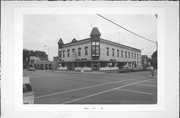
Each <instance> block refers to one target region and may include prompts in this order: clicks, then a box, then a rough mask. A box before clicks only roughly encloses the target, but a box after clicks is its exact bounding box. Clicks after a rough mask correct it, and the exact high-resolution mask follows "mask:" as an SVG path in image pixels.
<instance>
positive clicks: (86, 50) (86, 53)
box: [84, 46, 88, 55]
mask: <svg viewBox="0 0 180 118" xmlns="http://www.w3.org/2000/svg"><path fill="white" fill-rule="evenodd" d="M84 49H85V55H88V47H87V46H86V47H85V48H84Z"/></svg>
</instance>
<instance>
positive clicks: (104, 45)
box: [58, 27, 141, 71]
mask: <svg viewBox="0 0 180 118" xmlns="http://www.w3.org/2000/svg"><path fill="white" fill-rule="evenodd" d="M100 36H101V33H100V32H99V30H98V28H97V27H94V28H93V29H92V31H91V33H90V38H87V39H82V40H79V41H77V40H76V39H73V40H72V42H70V43H67V44H64V43H63V40H62V39H60V40H59V42H58V57H59V66H60V67H59V69H60V70H82V69H83V70H85V71H105V70H110V69H111V70H118V69H119V68H122V67H123V66H128V67H131V68H134V69H140V68H141V50H139V49H136V48H133V47H129V46H125V45H122V44H119V43H116V42H112V41H108V40H106V39H103V38H101V37H100Z"/></svg>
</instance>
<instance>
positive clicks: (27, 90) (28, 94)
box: [23, 77, 34, 104]
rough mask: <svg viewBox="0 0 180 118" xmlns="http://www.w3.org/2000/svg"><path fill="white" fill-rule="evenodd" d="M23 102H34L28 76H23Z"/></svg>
mask: <svg viewBox="0 0 180 118" xmlns="http://www.w3.org/2000/svg"><path fill="white" fill-rule="evenodd" d="M23 103H24V104H34V92H33V89H32V85H31V82H30V79H29V77H23Z"/></svg>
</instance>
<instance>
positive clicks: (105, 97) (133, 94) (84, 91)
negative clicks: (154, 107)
mask: <svg viewBox="0 0 180 118" xmlns="http://www.w3.org/2000/svg"><path fill="white" fill-rule="evenodd" d="M23 74H24V76H29V77H30V79H31V83H32V87H33V91H34V92H35V104H156V103H157V74H155V76H154V77H152V76H151V75H150V72H149V71H142V72H132V73H103V72H84V73H80V72H74V71H63V72H59V71H46V70H44V71H43V70H36V71H27V70H24V72H23Z"/></svg>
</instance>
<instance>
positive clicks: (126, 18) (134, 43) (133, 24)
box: [23, 14, 157, 60]
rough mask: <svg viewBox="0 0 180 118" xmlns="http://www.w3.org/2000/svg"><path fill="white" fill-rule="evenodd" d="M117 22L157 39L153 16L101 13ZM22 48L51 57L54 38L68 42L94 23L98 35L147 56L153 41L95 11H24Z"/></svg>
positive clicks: (153, 47)
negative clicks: (61, 13) (83, 13)
mask: <svg viewBox="0 0 180 118" xmlns="http://www.w3.org/2000/svg"><path fill="white" fill-rule="evenodd" d="M101 15H103V16H104V17H106V18H108V19H110V20H112V21H114V22H116V23H117V24H119V25H121V26H123V27H125V28H127V29H129V30H131V31H133V32H135V33H137V34H139V35H141V36H143V37H146V38H148V39H149V40H152V41H157V19H156V17H155V15H154V14H152V15H149V14H148V15H119V14H116V15H114V14H111V15H110V14H101ZM23 23H24V25H23V28H24V29H23V48H25V49H29V50H41V51H45V52H46V53H48V48H47V47H45V46H44V45H47V46H48V47H49V58H50V60H52V59H53V57H54V56H57V55H58V45H57V42H58V40H59V38H62V39H63V41H64V43H69V42H71V41H72V39H73V38H76V39H77V40H81V39H85V38H89V37H90V32H91V30H92V28H93V27H98V29H99V31H100V33H101V38H104V39H107V40H110V41H114V42H117V43H121V44H124V45H127V46H131V47H134V48H138V49H140V50H141V51H142V55H148V56H149V57H150V56H151V55H152V53H153V52H154V51H155V50H156V45H155V43H151V42H148V41H146V40H144V39H142V38H140V37H137V36H135V35H134V34H132V33H129V32H127V31H125V30H124V29H121V28H120V27H118V26H116V25H114V24H112V23H111V22H109V21H107V20H105V19H103V18H101V17H99V16H98V15H96V14H95V15H87V14H85V15H75V14H73V15H70V14H68V15H24V22H23Z"/></svg>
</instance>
